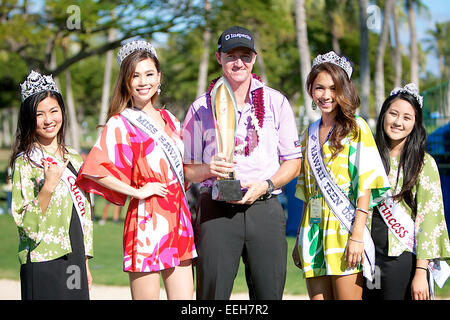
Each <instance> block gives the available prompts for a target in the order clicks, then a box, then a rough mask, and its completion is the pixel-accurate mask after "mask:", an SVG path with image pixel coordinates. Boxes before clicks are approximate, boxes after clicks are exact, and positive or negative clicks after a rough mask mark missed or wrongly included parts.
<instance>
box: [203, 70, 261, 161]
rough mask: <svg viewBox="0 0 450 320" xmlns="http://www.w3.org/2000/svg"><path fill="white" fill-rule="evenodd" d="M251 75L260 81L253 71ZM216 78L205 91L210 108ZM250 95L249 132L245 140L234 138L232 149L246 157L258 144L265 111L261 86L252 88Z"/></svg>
mask: <svg viewBox="0 0 450 320" xmlns="http://www.w3.org/2000/svg"><path fill="white" fill-rule="evenodd" d="M252 77H253V78H254V79H257V80H259V81H261V78H260V77H259V76H257V75H256V74H254V73H253V74H252ZM217 80H219V78H216V79H214V80H213V81H212V82H211V84H210V85H209V88H208V91H207V92H206V103H207V104H208V107H210V108H212V104H211V91H212V89H213V88H214V85H215V84H216V82H217ZM251 95H252V107H251V113H250V123H249V125H248V126H247V132H249V134H247V136H246V137H245V142H244V141H242V140H241V139H239V138H236V142H235V149H234V152H235V153H236V154H243V155H245V156H246V157H248V156H249V155H250V154H251V152H252V151H253V150H254V149H255V148H256V147H257V146H258V143H259V135H260V132H261V129H262V127H263V124H264V113H265V109H264V90H263V87H260V88H258V89H256V90H253V91H252V92H251ZM251 132H254V134H251Z"/></svg>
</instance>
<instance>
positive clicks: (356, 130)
mask: <svg viewBox="0 0 450 320" xmlns="http://www.w3.org/2000/svg"><path fill="white" fill-rule="evenodd" d="M352 71H353V69H352V67H351V64H350V62H349V61H348V60H347V59H346V58H345V57H340V56H338V55H336V54H335V53H334V52H329V53H327V54H324V55H319V56H318V57H317V58H316V59H314V62H313V67H312V70H311V72H310V74H309V76H308V80H307V89H308V92H309V94H310V96H311V98H312V100H313V108H314V107H319V109H320V111H321V118H320V119H319V120H318V121H317V122H316V123H314V124H312V125H311V126H310V127H309V128H308V130H306V131H305V133H304V134H303V136H302V141H301V144H302V152H303V159H304V161H303V166H302V171H301V174H300V176H299V177H298V184H297V189H296V197H298V198H299V199H301V200H303V203H304V206H303V216H302V221H301V223H300V227H299V231H298V236H297V243H296V246H295V248H294V251H293V254H292V255H293V259H294V262H295V264H296V265H297V266H298V267H299V268H301V269H302V271H303V275H304V277H305V278H306V284H307V289H308V294H309V296H310V298H311V299H361V296H362V287H363V274H362V271H363V267H362V264H363V262H364V259H365V258H367V257H369V256H371V255H370V254H367V250H368V249H370V248H369V246H368V244H370V242H371V239H370V233H368V230H365V229H367V228H366V222H367V214H368V210H369V208H371V207H373V206H375V205H377V204H378V203H380V202H381V201H382V200H383V195H384V193H385V192H386V191H387V190H388V188H389V182H388V179H387V176H386V173H385V172H384V169H383V164H382V162H381V158H380V155H379V153H378V150H377V147H376V144H375V141H374V138H373V136H372V133H371V131H370V128H369V126H368V125H367V123H366V122H365V121H364V119H363V118H361V117H358V116H355V111H356V109H357V108H358V107H359V103H360V100H359V96H358V94H357V92H356V89H355V87H354V85H353V82H352V81H351V73H352ZM313 127H314V128H317V129H316V131H315V132H316V133H317V139H316V138H315V137H313V134H312V132H314V131H311V130H312V128H313ZM312 138H313V139H312ZM315 141H317V142H315ZM316 143H317V145H316V146H317V147H318V148H317V150H318V152H317V154H318V155H319V157H318V158H312V157H311V158H310V154H309V153H308V152H311V151H308V150H311V149H313V145H314V144H316ZM308 148H310V149H308ZM311 154H313V155H314V153H311ZM317 154H316V156H317ZM322 157H323V162H322V163H323V166H322V168H323V172H322V173H323V174H322V173H320V174H319V175H318V174H317V171H316V173H314V170H313V169H314V168H316V164H317V163H318V161H316V160H317V159H322ZM313 159H314V160H313ZM319 172H320V171H319ZM325 173H326V174H327V175H328V176H329V182H324V181H325V180H322V175H325ZM317 181H319V182H320V183H317ZM330 184H334V186H335V188H336V189H338V191H339V192H340V193H341V198H342V199H343V200H346V201H347V202H348V203H349V207H352V208H353V209H352V210H348V212H347V209H346V210H345V211H346V212H347V213H350V214H351V218H350V219H349V220H348V221H350V222H349V224H346V222H345V221H344V220H345V219H343V218H342V216H343V212H344V211H341V210H337V209H336V208H335V209H333V210H334V211H335V212H333V210H331V209H330V205H329V204H330V201H332V202H337V203H340V202H342V201H341V200H340V198H339V197H337V198H336V197H335V196H334V195H333V194H331V193H330V192H328V191H329V189H327V188H326V187H327V186H328V185H330ZM324 190H326V192H324ZM324 194H325V197H324ZM336 199H338V200H336ZM331 206H332V207H333V204H331ZM344 218H345V217H344ZM367 237H368V238H367ZM371 244H372V249H373V242H372V243H371ZM365 250H366V251H365ZM372 255H373V256H374V253H373V252H372ZM366 262H367V261H366ZM366 271H368V274H370V272H369V270H366Z"/></svg>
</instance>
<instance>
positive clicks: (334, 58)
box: [313, 51, 353, 79]
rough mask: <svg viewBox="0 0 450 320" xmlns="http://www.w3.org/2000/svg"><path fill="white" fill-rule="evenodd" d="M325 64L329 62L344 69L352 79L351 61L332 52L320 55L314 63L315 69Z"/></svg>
mask: <svg viewBox="0 0 450 320" xmlns="http://www.w3.org/2000/svg"><path fill="white" fill-rule="evenodd" d="M325 62H329V63H332V64H335V65H337V66H339V67H341V68H342V69H344V71H345V73H347V75H348V78H349V79H351V77H352V73H353V68H352V65H351V64H350V61H349V60H348V59H347V58H346V57H340V56H338V55H337V54H336V53H335V52H334V51H330V52H328V53H325V54H319V55H318V56H317V57H316V58H315V59H314V61H313V67H314V66H315V65H318V64H321V63H325Z"/></svg>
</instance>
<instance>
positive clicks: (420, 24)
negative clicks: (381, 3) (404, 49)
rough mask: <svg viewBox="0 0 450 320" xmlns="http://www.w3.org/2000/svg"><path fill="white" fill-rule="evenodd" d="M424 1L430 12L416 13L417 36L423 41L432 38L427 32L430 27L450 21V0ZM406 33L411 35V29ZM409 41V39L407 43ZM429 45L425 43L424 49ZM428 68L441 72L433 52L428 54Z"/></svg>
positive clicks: (436, 72)
mask: <svg viewBox="0 0 450 320" xmlns="http://www.w3.org/2000/svg"><path fill="white" fill-rule="evenodd" d="M422 2H423V4H424V5H425V6H427V7H428V11H429V13H428V14H426V13H422V14H416V21H417V23H416V27H417V38H418V40H419V41H423V40H424V39H427V38H430V36H429V35H427V34H426V32H427V30H429V29H434V24H435V22H444V21H450V1H449V0H422ZM404 28H407V25H405V26H404ZM405 31H406V30H405ZM405 34H407V35H408V36H409V31H406V33H405ZM408 43H409V39H408V41H407V43H406V45H407V44H408ZM427 46H428V44H425V43H423V44H422V49H425V48H426V47H427ZM408 51H409V49H408ZM426 69H427V70H429V71H431V72H433V73H434V74H436V75H437V74H439V66H438V62H437V58H436V57H435V56H434V55H432V54H431V53H430V54H428V55H427V66H426Z"/></svg>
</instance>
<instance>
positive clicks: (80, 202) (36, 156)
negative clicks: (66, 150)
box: [30, 148, 87, 233]
mask: <svg viewBox="0 0 450 320" xmlns="http://www.w3.org/2000/svg"><path fill="white" fill-rule="evenodd" d="M30 159H31V160H32V161H33V162H34V163H35V164H36V165H37V166H39V167H41V168H42V167H43V166H42V164H41V159H45V160H47V161H50V162H52V163H56V164H57V165H58V166H60V167H62V166H63V165H64V164H63V163H62V162H61V161H59V160H58V159H56V158H55V157H53V156H51V155H48V154H46V153H45V152H44V151H42V150H38V149H37V148H33V149H32V150H31V152H30ZM61 180H62V181H63V182H64V184H65V185H66V187H67V189H69V193H70V196H71V197H72V201H73V204H74V206H75V210H76V211H77V213H78V217H79V218H80V223H81V225H82V226H85V225H86V223H87V221H86V217H85V213H86V197H85V196H84V193H83V192H82V191H81V190H80V189H79V188H78V186H77V185H76V184H75V181H76V180H77V177H76V176H75V175H74V174H73V173H72V171H70V169H69V168H67V167H66V169H65V170H64V171H63V173H62V175H61ZM81 229H82V230H83V233H84V228H81Z"/></svg>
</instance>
